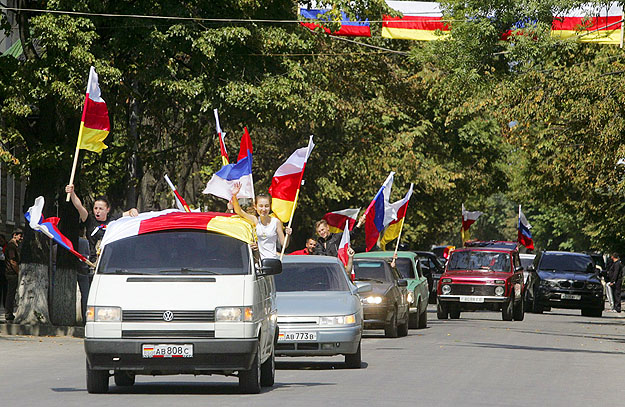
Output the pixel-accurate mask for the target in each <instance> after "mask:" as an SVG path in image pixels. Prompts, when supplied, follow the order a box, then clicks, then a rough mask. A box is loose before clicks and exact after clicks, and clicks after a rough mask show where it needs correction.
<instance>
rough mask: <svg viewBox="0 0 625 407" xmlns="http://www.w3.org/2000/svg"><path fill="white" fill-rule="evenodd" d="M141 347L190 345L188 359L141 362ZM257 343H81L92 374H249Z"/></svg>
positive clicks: (136, 340) (120, 341)
mask: <svg viewBox="0 0 625 407" xmlns="http://www.w3.org/2000/svg"><path fill="white" fill-rule="evenodd" d="M143 344H152V345H156V344H172V345H177V344H180V345H181V344H192V345H193V357H191V358H144V357H143V350H142V349H143V347H142V345H143ZM257 349H258V339H256V338H252V339H171V338H168V339H85V352H86V354H87V361H88V363H89V367H90V368H91V369H93V370H126V371H132V372H134V373H135V374H148V375H156V374H203V373H213V372H214V373H219V372H231V371H238V370H249V369H250V368H251V367H252V362H253V360H254V357H255V356H256V352H257Z"/></svg>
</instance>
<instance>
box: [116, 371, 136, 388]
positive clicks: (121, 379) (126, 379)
mask: <svg viewBox="0 0 625 407" xmlns="http://www.w3.org/2000/svg"><path fill="white" fill-rule="evenodd" d="M113 378H114V379H115V385H116V386H132V385H133V384H135V375H133V374H132V373H128V372H115V374H114V375H113Z"/></svg>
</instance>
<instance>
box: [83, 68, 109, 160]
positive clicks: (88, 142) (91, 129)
mask: <svg viewBox="0 0 625 407" xmlns="http://www.w3.org/2000/svg"><path fill="white" fill-rule="evenodd" d="M110 130H111V124H110V122H109V112H108V109H107V108H106V103H105V102H104V99H102V97H101V96H100V86H99V85H98V74H97V73H96V72H95V68H94V67H91V69H90V70H89V82H88V83H87V94H86V95H85V105H84V107H83V109H82V119H81V120H80V130H79V131H78V147H77V148H78V149H82V150H89V151H94V152H96V153H99V152H101V151H102V150H104V149H105V148H107V146H106V144H104V142H103V140H104V139H105V138H106V136H108V134H109V131H110Z"/></svg>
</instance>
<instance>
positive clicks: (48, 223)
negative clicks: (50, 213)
mask: <svg viewBox="0 0 625 407" xmlns="http://www.w3.org/2000/svg"><path fill="white" fill-rule="evenodd" d="M44 204H45V199H44V198H43V196H39V197H37V198H36V199H35V204H34V205H33V206H31V207H30V208H28V212H26V213H25V214H24V217H25V218H26V221H28V224H29V225H30V227H31V228H32V229H33V230H36V231H37V232H41V233H43V234H44V235H46V236H48V237H49V238H50V239H52V240H54V241H55V242H56V243H58V244H59V245H60V246H62V247H64V248H65V249H67V250H68V251H69V252H70V253H71V254H73V255H74V256H76V257H78V259H79V260H80V261H83V262H86V261H87V259H86V258H85V256H83V255H82V254H80V253H78V252H77V251H76V250H74V245H73V244H72V242H71V241H70V240H69V239H68V238H67V237H66V236H65V235H63V233H61V231H59V228H58V224H59V220H60V219H59V218H57V217H51V218H44V217H43V215H42V213H43V206H44Z"/></svg>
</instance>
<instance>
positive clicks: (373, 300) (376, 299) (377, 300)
mask: <svg viewBox="0 0 625 407" xmlns="http://www.w3.org/2000/svg"><path fill="white" fill-rule="evenodd" d="M362 302H363V303H366V304H382V302H384V298H382V297H380V296H379V295H372V296H369V297H365V298H363V299H362Z"/></svg>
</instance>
